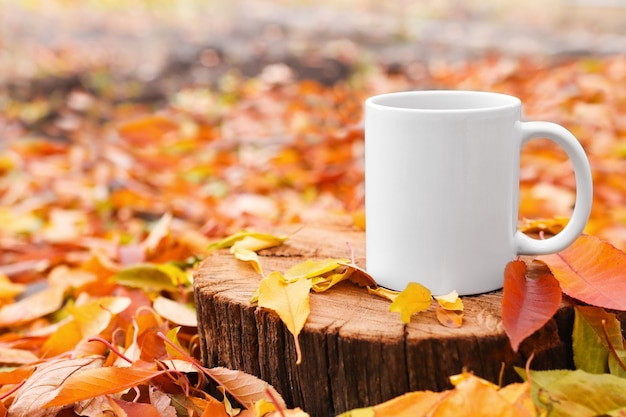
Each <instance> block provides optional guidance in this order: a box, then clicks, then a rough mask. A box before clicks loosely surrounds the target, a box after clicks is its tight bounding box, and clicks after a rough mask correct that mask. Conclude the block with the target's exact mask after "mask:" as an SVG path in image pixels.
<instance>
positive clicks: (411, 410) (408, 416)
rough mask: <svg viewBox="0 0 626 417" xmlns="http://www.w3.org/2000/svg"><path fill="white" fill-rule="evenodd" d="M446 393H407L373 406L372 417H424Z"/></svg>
mask: <svg viewBox="0 0 626 417" xmlns="http://www.w3.org/2000/svg"><path fill="white" fill-rule="evenodd" d="M445 395H446V393H441V392H432V391H416V392H409V393H406V394H404V395H401V396H399V397H396V398H393V399H391V400H389V401H386V402H384V403H382V404H378V405H375V406H374V407H373V408H372V410H373V411H374V416H376V417H378V416H394V417H415V416H425V415H427V414H428V413H429V412H430V411H432V409H433V408H434V407H435V406H436V405H437V403H439V402H440V401H441V399H442V398H443V397H444V396H445Z"/></svg>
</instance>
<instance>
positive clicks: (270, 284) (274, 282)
mask: <svg viewBox="0 0 626 417" xmlns="http://www.w3.org/2000/svg"><path fill="white" fill-rule="evenodd" d="M310 292H311V280H309V279H299V280H297V281H293V282H286V281H285V279H284V278H283V276H282V275H281V274H280V273H279V272H272V273H270V274H269V275H268V276H267V277H265V278H263V279H262V280H261V285H260V287H259V307H264V308H269V309H271V310H273V311H274V312H276V313H277V314H278V316H279V317H280V319H281V320H282V321H283V323H285V326H287V329H289V331H290V332H291V334H292V335H293V336H294V339H295V343H296V363H297V364H299V363H300V362H301V361H302V353H301V351H300V343H299V342H298V335H299V334H300V331H301V330H302V328H303V327H304V324H305V323H306V320H307V318H308V317H309V313H310V307H309V295H310Z"/></svg>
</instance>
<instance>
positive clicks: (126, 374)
mask: <svg viewBox="0 0 626 417" xmlns="http://www.w3.org/2000/svg"><path fill="white" fill-rule="evenodd" d="M163 373H164V371H159V370H155V369H146V368H136V367H126V368H118V367H112V366H109V367H105V368H92V369H86V370H83V371H82V372H80V373H78V374H72V375H69V376H67V377H66V378H65V379H64V380H63V381H62V384H61V386H60V389H59V391H58V394H57V395H56V396H55V397H54V398H53V399H52V400H51V401H49V402H48V403H47V404H44V405H43V406H45V407H59V406H64V405H68V404H73V403H76V402H79V401H83V400H88V399H90V398H94V397H97V396H99V395H106V394H116V393H118V392H122V391H125V390H127V389H129V388H132V387H135V386H137V385H141V384H144V383H146V382H149V381H150V380H152V379H153V378H154V377H156V376H157V375H161V374H163ZM40 406H41V405H40Z"/></svg>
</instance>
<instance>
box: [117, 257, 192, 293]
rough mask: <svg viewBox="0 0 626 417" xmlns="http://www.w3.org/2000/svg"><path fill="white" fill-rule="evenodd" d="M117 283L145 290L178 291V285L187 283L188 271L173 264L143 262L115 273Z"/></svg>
mask: <svg viewBox="0 0 626 417" xmlns="http://www.w3.org/2000/svg"><path fill="white" fill-rule="evenodd" d="M114 279H115V281H116V282H117V283H119V284H121V285H125V286H127V287H133V288H141V289H144V290H146V291H172V292H177V291H179V287H180V285H181V284H182V285H189V284H190V282H191V281H190V280H189V277H188V273H187V272H185V271H182V270H180V269H179V268H178V267H176V266H175V265H173V264H162V265H153V264H143V265H136V266H131V267H128V268H124V269H122V270H121V271H119V272H118V273H117V274H115V276H114Z"/></svg>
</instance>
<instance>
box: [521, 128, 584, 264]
mask: <svg viewBox="0 0 626 417" xmlns="http://www.w3.org/2000/svg"><path fill="white" fill-rule="evenodd" d="M519 123H520V127H521V131H522V134H521V143H520V149H521V147H522V145H524V143H526V142H527V141H528V140H530V139H532V138H537V137H541V138H547V139H549V140H551V141H553V142H555V143H556V144H558V145H559V146H561V147H562V148H563V149H564V150H565V152H566V153H567V156H568V157H569V159H570V160H571V161H572V165H573V167H574V175H575V176H576V202H575V205H574V210H573V212H572V217H570V219H569V222H568V223H567V225H566V226H565V228H563V230H562V231H561V232H559V233H558V234H556V235H555V236H552V237H550V238H548V239H545V240H538V239H533V238H531V237H529V236H527V235H525V234H524V233H522V232H520V231H519V230H518V231H516V232H515V236H514V240H515V247H516V249H517V254H518V255H545V254H549V253H556V252H559V251H562V250H563V249H565V248H567V247H568V246H569V245H571V244H572V243H573V242H574V241H575V240H576V239H577V238H578V236H580V234H581V233H582V232H583V229H584V228H585V225H586V224H587V221H588V220H589V214H590V213H591V204H592V201H593V182H592V178H591V167H590V166H589V160H588V159H587V156H586V155H585V151H584V150H583V147H582V145H581V144H580V142H578V140H577V139H576V138H575V137H574V135H572V134H571V133H570V132H569V131H568V130H567V129H565V128H564V127H563V126H561V125H558V124H556V123H550V122H519Z"/></svg>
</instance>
